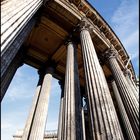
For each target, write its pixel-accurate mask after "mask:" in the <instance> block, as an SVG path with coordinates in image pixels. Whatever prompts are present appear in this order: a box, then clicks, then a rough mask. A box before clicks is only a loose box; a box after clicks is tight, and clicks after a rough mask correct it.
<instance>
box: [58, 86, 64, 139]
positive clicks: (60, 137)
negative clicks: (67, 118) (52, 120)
mask: <svg viewBox="0 0 140 140" xmlns="http://www.w3.org/2000/svg"><path fill="white" fill-rule="evenodd" d="M60 84H62V83H60ZM61 90H62V91H61V99H60V109H59V110H60V111H59V123H58V133H57V136H58V140H62V139H63V132H64V127H63V120H64V117H63V116H64V109H63V107H64V90H63V86H62V85H61Z"/></svg>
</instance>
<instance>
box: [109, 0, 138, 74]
mask: <svg viewBox="0 0 140 140" xmlns="http://www.w3.org/2000/svg"><path fill="white" fill-rule="evenodd" d="M138 22H139V19H138V1H137V0H122V1H121V3H120V6H119V7H118V8H117V10H116V11H115V12H114V14H113V16H112V18H111V24H112V28H113V30H114V31H115V33H116V34H117V35H118V37H119V38H120V40H121V42H122V44H123V45H124V47H125V49H126V51H127V52H128V54H129V55H131V60H132V63H133V65H135V66H136V67H134V68H135V71H137V72H138V67H137V61H139V59H138V56H139V47H138V46H139V43H138V42H139V39H138V38H139V31H138V30H139V29H138ZM135 58H137V61H133V60H134V59H135Z"/></svg>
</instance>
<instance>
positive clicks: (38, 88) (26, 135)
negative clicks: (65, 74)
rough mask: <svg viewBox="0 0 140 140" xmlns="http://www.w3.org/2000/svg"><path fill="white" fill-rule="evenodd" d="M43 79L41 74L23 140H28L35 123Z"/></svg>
mask: <svg viewBox="0 0 140 140" xmlns="http://www.w3.org/2000/svg"><path fill="white" fill-rule="evenodd" d="M42 80H43V75H41V74H40V76H39V81H38V84H37V87H36V91H35V95H34V98H33V101H32V106H31V109H30V112H29V115H28V118H27V121H26V125H25V127H24V130H23V135H22V138H21V140H27V139H28V138H29V136H30V131H31V128H32V123H33V120H34V115H35V112H36V108H37V104H38V100H39V95H40V90H41V85H42Z"/></svg>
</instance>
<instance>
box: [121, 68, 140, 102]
mask: <svg viewBox="0 0 140 140" xmlns="http://www.w3.org/2000/svg"><path fill="white" fill-rule="evenodd" d="M124 75H125V77H126V80H127V82H128V84H129V86H130V88H131V90H132V91H133V94H134V96H135V97H136V99H137V101H138V102H139V92H138V89H137V88H136V87H135V86H134V84H133V83H132V80H131V76H130V75H131V74H130V71H129V70H128V69H126V70H125V71H124Z"/></svg>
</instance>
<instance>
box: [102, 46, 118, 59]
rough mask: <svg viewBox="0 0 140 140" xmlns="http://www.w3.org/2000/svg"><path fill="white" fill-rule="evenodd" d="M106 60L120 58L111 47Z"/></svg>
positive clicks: (106, 54)
mask: <svg viewBox="0 0 140 140" xmlns="http://www.w3.org/2000/svg"><path fill="white" fill-rule="evenodd" d="M104 56H105V58H106V59H107V60H109V59H111V58H117V57H118V52H117V50H116V49H115V48H113V47H110V48H109V49H108V50H107V51H106V52H105V54H104Z"/></svg>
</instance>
